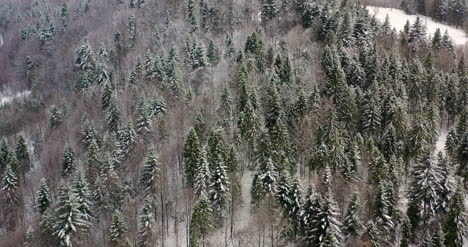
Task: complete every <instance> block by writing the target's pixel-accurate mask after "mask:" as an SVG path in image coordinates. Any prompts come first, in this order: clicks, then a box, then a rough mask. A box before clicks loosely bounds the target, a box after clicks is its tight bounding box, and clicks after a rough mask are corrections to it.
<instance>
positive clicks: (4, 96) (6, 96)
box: [0, 89, 31, 106]
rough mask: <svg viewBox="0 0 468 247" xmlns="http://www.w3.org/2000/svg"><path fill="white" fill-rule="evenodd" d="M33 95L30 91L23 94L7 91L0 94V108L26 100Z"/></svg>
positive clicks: (22, 92)
mask: <svg viewBox="0 0 468 247" xmlns="http://www.w3.org/2000/svg"><path fill="white" fill-rule="evenodd" d="M30 94H31V91H30V90H24V91H21V92H16V93H14V92H12V91H11V90H9V89H7V90H4V91H3V92H0V106H4V105H6V104H9V103H11V102H12V101H13V100H15V99H25V98H26V97H28V96H29V95H30Z"/></svg>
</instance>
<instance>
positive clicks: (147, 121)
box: [136, 98, 153, 134]
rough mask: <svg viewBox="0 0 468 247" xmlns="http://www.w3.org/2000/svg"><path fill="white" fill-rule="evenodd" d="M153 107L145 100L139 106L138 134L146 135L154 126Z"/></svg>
mask: <svg viewBox="0 0 468 247" xmlns="http://www.w3.org/2000/svg"><path fill="white" fill-rule="evenodd" d="M152 115H153V114H152V111H151V106H150V105H149V103H148V101H147V100H146V99H145V98H142V99H141V101H140V103H139V106H138V118H137V120H136V132H137V133H138V134H143V133H146V132H148V131H149V130H150V128H151V126H152V117H153V116H152Z"/></svg>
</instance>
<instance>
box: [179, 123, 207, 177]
mask: <svg viewBox="0 0 468 247" xmlns="http://www.w3.org/2000/svg"><path fill="white" fill-rule="evenodd" d="M183 158H184V167H185V175H186V176H187V184H188V185H189V186H193V183H194V179H195V174H196V172H197V169H198V168H199V164H200V162H201V159H202V148H201V144H200V141H199V139H198V135H197V132H196V131H195V129H193V128H192V129H190V131H189V133H188V136H187V140H186V141H185V144H184V151H183Z"/></svg>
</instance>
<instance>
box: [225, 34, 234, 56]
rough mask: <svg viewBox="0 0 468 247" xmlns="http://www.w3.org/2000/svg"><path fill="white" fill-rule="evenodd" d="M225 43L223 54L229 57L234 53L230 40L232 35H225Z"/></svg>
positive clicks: (232, 43)
mask: <svg viewBox="0 0 468 247" xmlns="http://www.w3.org/2000/svg"><path fill="white" fill-rule="evenodd" d="M224 43H225V52H224V56H225V57H227V58H229V57H232V56H233V55H234V54H236V49H235V47H234V42H233V41H232V36H231V35H230V34H228V35H226V39H225V41H224Z"/></svg>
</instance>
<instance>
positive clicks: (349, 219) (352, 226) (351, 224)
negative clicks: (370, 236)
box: [343, 192, 363, 237]
mask: <svg viewBox="0 0 468 247" xmlns="http://www.w3.org/2000/svg"><path fill="white" fill-rule="evenodd" d="M360 208H361V205H360V200H359V194H358V193H357V192H354V194H353V197H351V200H350V201H349V203H348V209H347V211H346V215H345V217H344V220H343V233H345V234H346V235H347V236H348V237H349V236H351V237H352V236H358V235H359V234H360V233H361V230H362V228H363V224H362V222H361V219H360V215H359V213H360V212H359V210H360Z"/></svg>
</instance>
